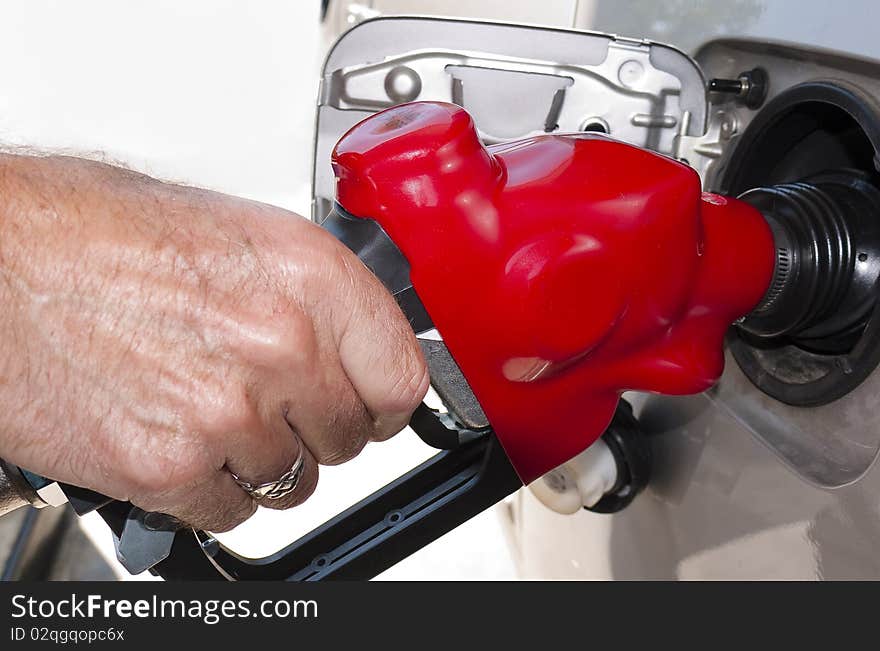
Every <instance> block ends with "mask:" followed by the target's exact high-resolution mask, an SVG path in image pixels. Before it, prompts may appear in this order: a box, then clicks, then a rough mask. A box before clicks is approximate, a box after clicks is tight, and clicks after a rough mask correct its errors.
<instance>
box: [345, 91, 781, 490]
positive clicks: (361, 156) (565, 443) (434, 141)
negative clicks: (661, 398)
mask: <svg viewBox="0 0 880 651" xmlns="http://www.w3.org/2000/svg"><path fill="white" fill-rule="evenodd" d="M333 167H334V169H335V171H336V176H337V178H338V185H337V197H338V201H339V203H340V204H341V205H342V207H343V208H345V209H346V210H347V211H348V212H350V213H352V214H353V215H356V216H358V217H363V218H371V219H375V220H376V221H377V222H378V223H379V224H380V225H381V226H382V227H383V228H384V229H385V231H386V232H387V234H388V235H389V236H390V237H391V239H392V240H393V241H394V242H395V243H396V245H397V246H398V247H399V248H400V250H401V251H402V253H403V254H404V256H405V257H406V259H407V260H408V261H409V264H410V267H411V271H410V279H411V281H412V283H413V286H414V288H415V290H416V292H417V293H418V296H419V297H420V298H421V301H422V303H423V304H424V306H425V308H426V310H427V312H428V314H429V315H430V317H431V320H432V321H433V323H434V325H435V326H436V327H437V329H438V330H439V332H440V333H441V334H442V336H443V339H444V341H445V343H446V346H447V347H448V349H449V351H450V352H451V354H452V356H453V357H454V358H455V360H456V362H457V363H458V365H459V366H460V368H461V370H462V371H463V373H464V375H465V377H466V379H467V380H468V382H469V384H470V386H471V388H472V389H473V392H474V394H475V396H476V397H477V399H478V400H479V402H480V404H481V406H482V408H483V410H484V411H485V413H486V415H487V416H488V419H489V422H490V423H491V425H492V427H493V429H494V430H495V432H496V434H497V436H498V438H499V439H500V441H501V443H502V445H503V446H504V449H505V451H506V453H507V455H508V456H509V457H510V460H511V461H512V463H513V465H514V467H515V468H516V470H517V472H518V473H519V475H520V477H521V478H522V479H523V481H524V482H526V483H528V482H530V481H532V480H534V479H535V478H537V477H539V476H540V475H542V474H543V473H545V472H547V471H549V470H550V469H552V468H554V467H556V466H558V465H559V464H560V463H563V462H565V461H566V460H568V459H569V458H571V457H573V456H574V455H576V454H577V453H579V452H581V451H582V450H583V449H585V448H586V447H587V446H588V445H590V444H591V443H592V442H593V441H594V440H595V439H596V438H598V437H599V436H600V435H601V434H602V432H603V431H604V430H605V428H606V426H607V425H608V423H609V421H610V420H611V418H612V416H613V414H614V409H615V406H616V405H617V401H618V399H619V396H620V394H621V393H622V392H623V391H627V390H640V391H652V392H657V393H664V394H687V393H696V392H699V391H703V390H704V389H707V388H708V387H710V386H711V385H712V384H713V383H714V382H715V381H716V380H717V379H718V377H719V376H720V374H721V371H722V369H723V351H722V344H723V338H724V334H725V331H726V330H727V328H728V326H729V325H730V324H731V322H733V321H734V320H736V319H738V318H739V317H741V316H743V315H745V314H747V313H748V312H749V311H750V310H752V308H754V307H755V306H756V305H757V304H758V303H759V301H761V299H762V297H763V296H764V295H765V292H766V291H767V289H768V285H769V284H770V279H771V276H772V274H773V270H774V261H775V253H774V244H773V236H772V234H771V232H770V229H769V228H768V225H767V223H766V222H765V220H764V218H763V217H762V216H761V214H760V213H759V212H758V211H757V210H756V209H755V208H753V207H751V206H749V205H747V204H746V203H743V202H741V201H738V200H736V199H729V198H726V197H722V196H719V195H714V194H707V193H701V191H700V180H699V177H698V176H697V174H696V172H695V171H694V170H693V169H691V168H690V167H687V166H686V165H682V164H681V163H678V162H676V161H674V160H672V159H670V158H667V157H664V156H661V155H658V154H655V153H651V152H649V151H646V150H644V149H640V148H638V147H634V146H630V145H627V144H623V143H620V142H617V141H615V140H612V139H610V138H608V137H605V136H601V135H598V134H592V133H591V134H572V135H542V136H536V137H533V138H528V139H525V140H519V141H515V142H510V143H504V144H500V145H493V146H490V147H485V146H483V144H482V143H481V142H480V140H479V138H478V137H477V134H476V131H475V129H474V125H473V122H472V120H471V118H470V116H469V115H468V114H467V112H466V111H464V110H463V109H462V108H460V107H458V106H455V105H452V104H442V103H433V102H417V103H412V104H404V105H401V106H397V107H394V108H391V109H388V110H386V111H383V112H381V113H377V114H376V115H373V116H371V117H369V118H367V119H366V120H364V121H363V122H361V123H360V124H358V125H357V126H355V127H354V128H352V129H351V130H350V131H349V132H348V133H347V134H346V135H345V136H343V138H342V139H341V140H340V141H339V143H338V144H337V146H336V149H335V150H334V152H333Z"/></svg>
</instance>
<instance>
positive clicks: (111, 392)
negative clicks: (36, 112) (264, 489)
mask: <svg viewBox="0 0 880 651" xmlns="http://www.w3.org/2000/svg"><path fill="white" fill-rule="evenodd" d="M0 197H2V200H0V213H2V219H0V275H2V278H0V280H2V282H0V305H2V306H3V312H2V318H0V457H3V458H5V459H7V460H9V461H11V462H12V463H15V464H18V465H20V466H22V467H25V468H28V469H29V470H32V471H34V472H37V473H40V474H42V475H45V476H47V477H50V478H53V479H56V480H60V481H64V482H69V483H72V484H76V485H79V486H84V487H87V488H91V489H93V490H97V491H100V492H101V493H104V494H106V495H109V496H111V497H113V498H116V499H121V500H130V501H131V502H133V503H134V504H135V505H137V506H139V507H141V508H143V509H146V510H150V511H161V512H165V513H168V514H171V515H174V516H176V517H178V518H180V519H181V520H183V521H185V522H187V523H189V524H191V525H193V526H197V527H201V528H205V529H209V530H213V531H224V530H227V529H229V528H231V527H233V526H235V525H236V524H238V523H240V522H241V521H243V520H245V519H246V518H248V517H249V516H250V515H251V514H252V513H253V512H254V510H255V508H256V504H255V502H254V500H252V499H251V498H250V497H249V496H248V495H247V494H246V493H245V492H244V491H243V490H242V489H241V488H239V487H238V486H237V485H236V484H235V483H234V481H233V479H232V477H231V475H230V472H234V473H236V474H237V475H238V476H239V477H241V478H242V479H244V480H247V481H250V482H263V481H271V480H274V479H277V478H278V477H279V476H280V475H281V474H282V473H283V472H284V471H286V470H287V469H288V468H289V467H290V466H291V464H292V463H293V461H294V459H295V458H296V456H297V453H298V450H299V446H300V445H303V446H304V455H305V472H304V476H303V477H302V479H301V481H300V484H299V487H298V488H297V490H296V491H295V493H293V494H292V495H290V496H289V497H287V498H285V499H282V500H278V501H268V500H265V501H263V502H261V503H264V505H265V506H270V507H273V508H288V507H291V506H294V505H296V504H298V503H300V502H302V501H303V500H305V499H306V498H307V497H308V496H309V495H310V494H311V492H312V491H313V490H314V488H315V485H316V483H317V480H318V464H319V463H320V464H336V463H340V462H343V461H346V460H348V459H350V458H352V457H353V456H355V455H356V454H357V453H358V452H359V451H360V450H361V449H362V447H363V446H364V445H365V444H366V443H367V442H368V441H370V440H383V439H386V438H388V437H390V436H391V435H393V434H394V433H396V432H397V431H399V430H400V429H401V428H402V427H404V425H405V424H406V422H407V420H408V418H409V416H410V413H411V411H412V410H413V409H414V408H415V407H416V405H417V404H418V403H419V401H420V400H421V398H422V396H423V395H424V393H425V391H426V390H427V386H428V376H427V371H426V368H425V365H424V361H423V359H422V356H421V353H420V352H419V349H418V346H417V343H416V341H415V338H414V336H413V334H412V332H411V330H410V328H409V326H408V323H407V321H406V319H405V318H404V316H403V315H402V313H401V312H400V310H399V309H398V307H397V305H396V304H395V303H394V300H393V299H392V298H391V297H390V295H388V293H387V292H386V291H385V290H384V288H383V287H382V286H381V285H380V284H379V282H378V281H377V280H376V279H375V278H374V277H373V276H372V275H371V274H370V273H369V271H368V270H366V268H364V267H363V265H361V263H360V262H359V261H358V260H357V258H356V257H354V256H353V255H352V254H351V253H350V252H349V251H348V250H347V249H345V248H344V247H343V246H341V245H340V244H339V243H338V242H337V241H336V240H335V239H334V238H332V237H331V236H330V235H328V234H327V233H325V232H324V231H323V230H322V229H320V228H319V227H317V226H315V225H314V224H312V223H310V222H309V221H307V220H305V219H303V218H301V217H299V216H297V215H294V214H292V213H289V212H287V211H284V210H281V209H278V208H274V207H271V206H267V205H263V204H259V203H255V202H250V201H245V200H241V199H235V198H231V197H227V196H224V195H221V194H217V193H213V192H209V191H205V190H198V189H192V188H187V187H181V186H176V185H171V184H166V183H161V182H158V181H156V180H154V179H151V178H149V177H146V176H142V175H139V174H135V173H132V172H128V171H125V170H120V169H118V168H114V167H111V166H107V165H103V164H99V163H94V162H89V161H83V160H79V159H75V158H65V157H48V158H37V157H22V156H9V155H6V156H0Z"/></svg>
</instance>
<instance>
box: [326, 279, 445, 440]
mask: <svg viewBox="0 0 880 651" xmlns="http://www.w3.org/2000/svg"><path fill="white" fill-rule="evenodd" d="M350 268H351V270H350V273H351V274H352V276H354V277H355V278H354V281H353V282H352V283H351V285H352V287H353V291H354V293H355V297H354V298H355V300H354V301H351V302H347V303H346V304H344V305H340V306H338V309H340V310H345V311H346V313H347V318H346V319H344V320H343V319H339V320H338V322H339V323H343V324H344V328H343V330H342V331H341V332H340V333H339V338H338V349H339V357H340V360H341V363H342V367H343V369H344V370H345V373H346V375H347V377H348V379H349V381H350V382H351V384H352V386H353V387H354V389H355V391H356V392H357V393H358V395H359V396H360V398H361V399H362V401H363V402H364V404H365V405H366V407H367V409H368V410H369V412H370V414H371V415H372V417H373V419H374V421H375V424H376V432H375V434H374V438H377V439H384V438H387V437H389V436H391V435H393V434H395V433H397V432H398V431H400V430H401V429H402V428H403V427H404V426H405V425H406V424H407V422H408V421H409V418H410V416H411V415H412V412H413V410H414V409H415V408H416V407H417V406H418V404H419V403H420V402H421V400H422V398H423V397H424V396H425V393H426V392H427V389H428V384H429V379H428V369H427V366H426V364H425V360H424V357H423V355H422V351H421V349H420V348H419V345H418V342H417V341H416V338H415V334H414V333H413V331H412V328H411V327H410V324H409V322H408V321H407V319H406V317H405V316H404V315H403V313H402V312H401V311H400V308H399V307H398V305H397V303H396V302H395V301H394V299H393V298H392V297H391V295H390V294H389V293H388V292H387V290H385V288H384V287H382V285H381V283H380V282H379V281H378V279H376V277H375V276H373V275H372V274H371V273H370V272H369V271H368V270H367V269H366V268H364V267H363V266H362V265H358V266H356V267H355V266H353V265H350Z"/></svg>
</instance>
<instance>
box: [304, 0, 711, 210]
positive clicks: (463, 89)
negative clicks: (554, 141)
mask: <svg viewBox="0 0 880 651" xmlns="http://www.w3.org/2000/svg"><path fill="white" fill-rule="evenodd" d="M416 100H434V101H444V102H452V103H455V104H458V105H460V106H462V107H464V108H465V109H467V110H468V112H469V113H470V114H471V115H472V116H473V118H474V121H475V123H476V125H477V128H478V131H479V134H480V136H481V137H482V138H483V140H484V141H485V142H486V143H487V144H491V143H494V142H498V141H503V140H513V139H517V138H525V137H529V136H533V135H536V134H541V133H570V132H578V131H598V132H602V133H607V134H609V135H611V136H612V137H614V138H617V139H619V140H623V141H625V142H629V143H632V144H634V145H639V146H641V147H647V148H649V149H653V150H655V151H657V152H659V153H662V154H666V155H669V156H673V155H674V154H675V152H676V151H677V150H678V148H679V144H680V142H681V141H683V140H684V139H685V138H680V136H684V137H686V138H688V139H690V138H699V137H701V136H703V135H704V134H705V132H706V116H707V100H706V84H705V80H704V78H703V75H702V73H701V71H700V68H699V67H698V66H697V64H696V63H695V62H694V61H693V59H691V58H690V57H689V56H687V55H686V54H684V53H683V52H681V51H680V50H677V49H676V48H674V47H671V46H669V45H663V44H660V43H653V42H651V41H646V40H633V39H628V38H619V37H615V36H612V35H609V34H602V33H598V32H580V31H571V30H563V29H555V28H547V27H534V26H523V25H508V24H501V23H486V22H478V21H470V20H454V19H453V20H450V19H441V18H409V17H383V18H377V19H373V20H368V21H365V22H363V23H361V24H359V25H357V26H356V27H354V28H353V29H351V30H350V31H348V32H346V33H345V34H343V35H342V37H340V39H339V40H338V41H337V42H336V44H335V45H334V46H333V48H332V49H331V50H330V53H329V55H328V56H327V59H326V61H325V63H324V67H323V70H322V73H321V85H320V90H319V93H318V113H317V129H316V140H315V152H314V155H315V164H314V171H313V179H312V181H313V182H312V194H313V196H312V200H313V201H312V219H314V220H316V221H321V220H323V218H324V216H325V215H327V213H328V212H329V210H330V206H331V203H332V200H333V196H334V176H333V171H332V169H331V168H330V151H331V150H332V149H333V146H334V145H335V144H336V142H337V140H339V138H340V137H341V136H342V135H343V134H344V133H345V132H346V131H347V130H348V129H349V128H351V127H352V126H354V125H355V124H356V123H358V122H359V121H361V120H362V119H364V118H365V117H367V116H368V115H370V114H372V113H375V112H377V111H381V110H383V109H386V108H388V107H391V106H394V105H396V104H401V103H404V102H411V101H416Z"/></svg>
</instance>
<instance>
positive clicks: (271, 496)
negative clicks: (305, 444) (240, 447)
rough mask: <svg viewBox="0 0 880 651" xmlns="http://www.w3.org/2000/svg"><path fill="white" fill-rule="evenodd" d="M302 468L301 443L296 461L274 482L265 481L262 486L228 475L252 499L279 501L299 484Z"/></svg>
mask: <svg viewBox="0 0 880 651" xmlns="http://www.w3.org/2000/svg"><path fill="white" fill-rule="evenodd" d="M303 468H304V465H303V450H302V443H300V446H299V454H298V455H297V457H296V461H294V462H293V465H292V466H291V467H290V470H288V471H287V472H285V473H284V474H283V475H281V477H279V478H278V479H276V480H275V481H267V482H265V483H262V484H252V483H250V482H249V481H244V480H242V479H240V478H239V477H238V475H236V474H235V473H234V472H230V473H229V474H230V475H232V478H233V479H234V480H235V483H236V484H238V485H239V487H241V489H242V490H243V491H244V492H246V493H247V494H248V495H250V496H251V497H252V498H253V499H255V500H261V499H267V500H279V499H281V498H282V497H286V496H287V495H290V494H291V493H292V492H293V491H295V490H296V485H297V484H299V480H300V478H301V477H302V474H303Z"/></svg>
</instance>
